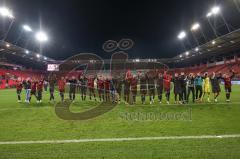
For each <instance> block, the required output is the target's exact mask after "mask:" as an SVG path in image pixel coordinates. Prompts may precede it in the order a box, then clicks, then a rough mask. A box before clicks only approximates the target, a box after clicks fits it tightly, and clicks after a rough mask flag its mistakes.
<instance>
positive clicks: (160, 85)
mask: <svg viewBox="0 0 240 159" xmlns="http://www.w3.org/2000/svg"><path fill="white" fill-rule="evenodd" d="M163 80H164V79H163V74H162V73H158V76H157V78H156V87H157V93H158V100H159V103H160V104H161V103H162V94H163Z"/></svg>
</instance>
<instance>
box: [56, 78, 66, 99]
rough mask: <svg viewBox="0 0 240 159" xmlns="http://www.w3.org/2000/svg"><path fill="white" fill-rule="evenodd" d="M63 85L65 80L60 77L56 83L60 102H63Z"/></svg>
mask: <svg viewBox="0 0 240 159" xmlns="http://www.w3.org/2000/svg"><path fill="white" fill-rule="evenodd" d="M65 85H66V80H65V78H64V77H61V79H60V80H59V81H58V90H59V94H60V97H61V101H62V102H63V101H64V93H65Z"/></svg>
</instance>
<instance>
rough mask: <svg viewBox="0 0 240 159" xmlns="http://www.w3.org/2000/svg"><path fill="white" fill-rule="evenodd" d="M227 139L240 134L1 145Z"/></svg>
mask: <svg viewBox="0 0 240 159" xmlns="http://www.w3.org/2000/svg"><path fill="white" fill-rule="evenodd" d="M227 138H240V134H235V135H200V136H163V137H135V138H134V137H129V138H103V139H75V140H39V141H0V145H22V144H65V143H90V142H123V141H154V140H199V139H227Z"/></svg>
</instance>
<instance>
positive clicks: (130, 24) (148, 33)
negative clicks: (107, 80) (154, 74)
mask: <svg viewBox="0 0 240 159" xmlns="http://www.w3.org/2000/svg"><path fill="white" fill-rule="evenodd" d="M214 4H220V5H221V7H222V9H223V15H224V17H225V18H226V19H227V21H228V22H229V23H231V25H232V26H233V27H235V29H236V28H237V27H238V25H239V24H238V23H239V19H240V18H239V17H240V13H239V12H238V11H237V9H236V6H235V5H234V3H233V0H222V1H221V0H219V1H216V0H136V1H134V0H121V1H120V0H118V1H117V0H5V1H0V6H3V5H5V6H7V7H9V8H11V9H12V10H13V11H14V16H15V17H16V21H15V23H14V25H13V27H12V29H11V30H10V33H9V35H8V38H7V41H9V42H13V43H16V42H17V45H20V46H22V47H26V48H28V49H31V50H37V49H38V45H37V44H36V41H35V40H34V39H33V36H34V35H32V34H26V33H24V32H22V31H21V30H22V29H21V25H22V24H24V23H27V24H29V25H30V26H32V27H33V29H34V30H39V28H40V24H41V26H42V28H43V30H45V31H46V32H47V33H48V34H49V37H50V40H49V42H48V44H45V45H44V48H43V52H42V54H44V55H46V56H48V57H52V58H54V59H58V60H63V59H65V58H67V57H70V56H72V55H74V54H77V53H82V52H91V53H96V54H98V55H100V56H101V57H103V58H110V55H111V53H105V52H104V51H103V50H102V44H103V43H104V42H105V41H106V40H109V39H112V40H116V41H119V40H120V39H122V38H130V39H132V40H133V41H134V42H135V45H134V48H133V49H131V50H129V51H128V53H129V55H130V56H131V57H133V58H166V57H173V56H176V55H178V54H179V53H181V52H182V51H184V47H183V45H182V44H181V42H179V40H178V39H177V34H178V33H179V32H180V31H181V30H183V29H184V30H186V31H189V28H190V26H191V24H192V23H193V22H195V21H199V22H200V23H201V24H202V28H203V30H204V32H205V33H206V34H207V36H208V38H209V39H212V38H214V37H213V34H212V31H211V29H210V27H209V25H208V23H207V21H206V18H205V15H206V13H207V12H208V11H209V9H210V8H211V7H212V6H214ZM0 24H1V25H2V27H1V32H2V33H3V32H4V31H5V30H6V29H7V27H8V26H9V22H8V20H7V19H1V20H0ZM188 36H189V39H188V41H189V43H190V44H192V47H193V46H194V44H195V43H194V41H193V39H192V37H191V34H190V33H188ZM189 43H187V44H189ZM186 47H189V48H190V47H191V46H190V45H189V46H186ZM194 47H195V46H194Z"/></svg>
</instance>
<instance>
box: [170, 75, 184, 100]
mask: <svg viewBox="0 0 240 159" xmlns="http://www.w3.org/2000/svg"><path fill="white" fill-rule="evenodd" d="M172 81H173V84H174V91H173V92H174V99H175V103H176V104H177V103H180V104H181V103H182V102H181V101H182V87H181V82H180V77H179V74H178V73H175V74H174V77H173V79H172Z"/></svg>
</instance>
